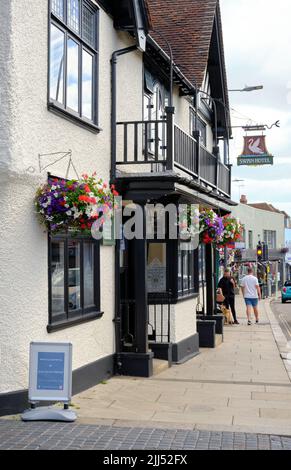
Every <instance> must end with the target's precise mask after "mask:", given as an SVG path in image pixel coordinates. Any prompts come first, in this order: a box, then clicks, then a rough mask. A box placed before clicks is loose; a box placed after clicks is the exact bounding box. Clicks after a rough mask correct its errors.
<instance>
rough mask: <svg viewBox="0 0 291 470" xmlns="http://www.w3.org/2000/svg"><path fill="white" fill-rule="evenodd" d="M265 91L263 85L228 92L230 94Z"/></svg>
mask: <svg viewBox="0 0 291 470" xmlns="http://www.w3.org/2000/svg"><path fill="white" fill-rule="evenodd" d="M263 89H264V87H263V85H256V86H245V87H244V88H240V89H235V90H228V91H229V92H234V91H238V92H241V93H242V92H250V91H258V90H263Z"/></svg>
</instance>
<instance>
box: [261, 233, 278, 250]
mask: <svg viewBox="0 0 291 470" xmlns="http://www.w3.org/2000/svg"><path fill="white" fill-rule="evenodd" d="M264 242H265V243H266V244H267V245H268V247H269V248H270V249H275V248H276V246H277V232H276V231H275V230H264Z"/></svg>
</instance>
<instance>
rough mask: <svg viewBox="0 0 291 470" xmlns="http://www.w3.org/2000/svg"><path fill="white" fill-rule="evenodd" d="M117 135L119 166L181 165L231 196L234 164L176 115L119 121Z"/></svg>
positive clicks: (153, 167) (166, 167)
mask: <svg viewBox="0 0 291 470" xmlns="http://www.w3.org/2000/svg"><path fill="white" fill-rule="evenodd" d="M116 136H117V138H116V162H115V165H116V168H117V167H122V166H126V165H129V166H132V165H145V166H147V165H151V171H155V172H156V171H166V170H174V169H175V168H178V169H180V170H182V171H183V172H185V173H187V174H188V175H190V176H191V177H192V178H193V179H195V180H197V181H198V182H201V183H204V184H207V185H209V186H212V187H213V189H217V190H218V191H219V192H220V193H223V194H224V195H225V196H227V197H230V194H231V167H230V166H227V165H224V164H223V163H222V162H221V160H220V159H219V158H217V157H216V156H215V155H213V154H212V153H211V152H209V151H208V150H207V149H206V148H205V147H204V146H203V145H202V144H201V143H200V142H198V141H197V140H196V139H194V138H193V137H192V136H190V135H189V134H187V133H186V132H184V131H183V130H182V129H180V127H178V126H177V125H175V124H174V117H173V114H168V113H167V119H165V120H152V121H128V122H118V123H117V131H116ZM145 171H146V169H145Z"/></svg>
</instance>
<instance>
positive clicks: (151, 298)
mask: <svg viewBox="0 0 291 470" xmlns="http://www.w3.org/2000/svg"><path fill="white" fill-rule="evenodd" d="M148 243H165V244H166V260H167V274H166V283H167V284H166V285H167V289H166V292H161V293H158V292H155V293H148V302H149V305H155V304H169V303H170V304H177V303H178V302H180V301H183V300H187V299H192V298H195V297H198V295H199V275H198V274H199V272H198V248H196V249H193V250H183V251H182V253H183V254H182V257H181V263H182V267H181V273H182V281H183V275H184V273H183V260H184V257H185V256H187V257H188V261H187V263H188V289H185V288H183V282H182V291H181V290H180V291H179V279H178V276H179V245H180V243H183V244H187V243H188V242H187V241H182V240H169V239H167V240H159V239H157V238H155V239H152V240H148ZM189 253H190V254H191V256H189ZM191 259H192V279H193V283H192V285H191V284H190V275H191Z"/></svg>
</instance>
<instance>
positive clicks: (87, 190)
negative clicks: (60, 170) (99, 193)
mask: <svg viewBox="0 0 291 470" xmlns="http://www.w3.org/2000/svg"><path fill="white" fill-rule="evenodd" d="M84 189H85V191H86V193H91V189H90V187H89V186H88V184H86V186H85V188H84Z"/></svg>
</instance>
